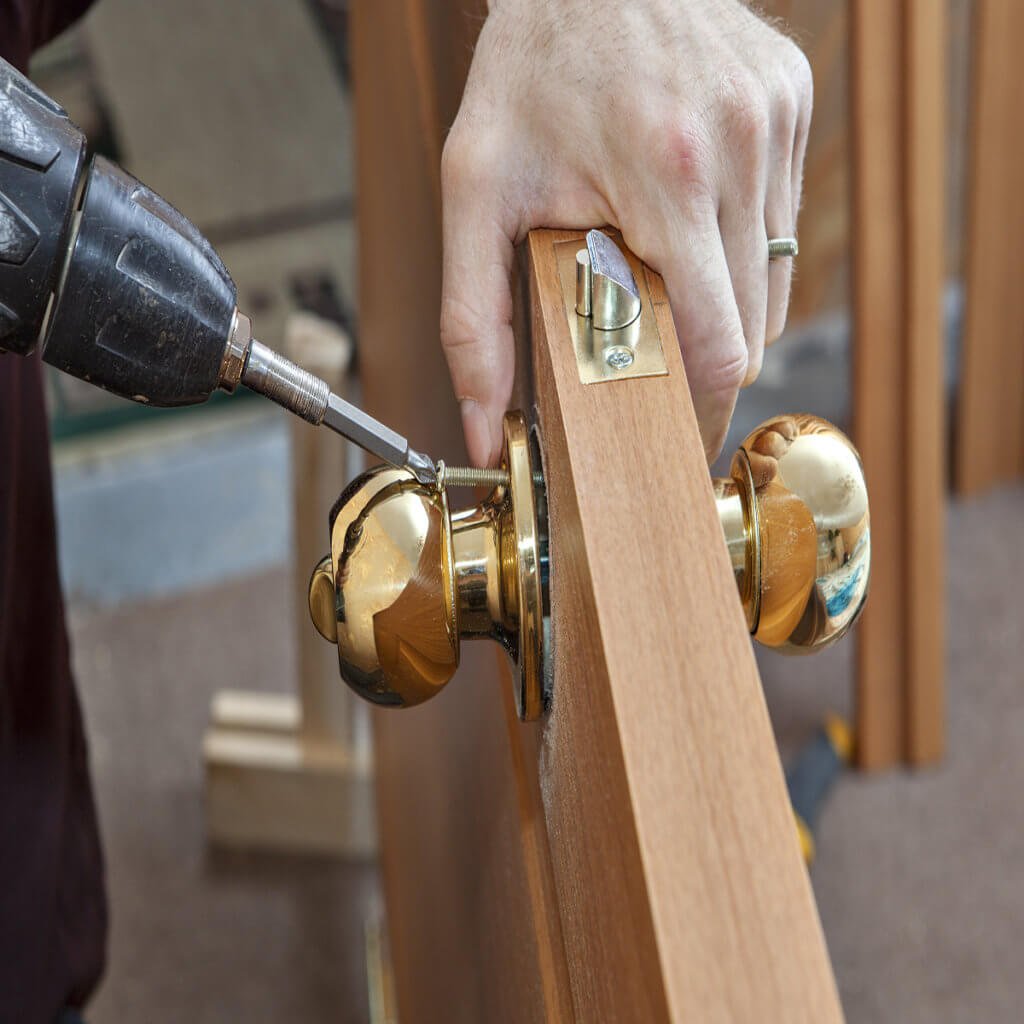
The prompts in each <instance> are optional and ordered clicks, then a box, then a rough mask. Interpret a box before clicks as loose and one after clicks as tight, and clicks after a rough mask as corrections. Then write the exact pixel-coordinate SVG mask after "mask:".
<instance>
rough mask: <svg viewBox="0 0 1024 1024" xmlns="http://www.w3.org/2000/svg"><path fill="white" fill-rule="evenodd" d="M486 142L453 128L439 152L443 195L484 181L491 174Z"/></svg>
mask: <svg viewBox="0 0 1024 1024" xmlns="http://www.w3.org/2000/svg"><path fill="white" fill-rule="evenodd" d="M488 152H489V148H488V146H487V144H486V141H485V140H484V139H483V138H480V137H478V136H475V135H472V136H471V135H469V134H468V133H466V132H465V131H464V130H460V129H457V128H453V129H452V132H451V134H450V135H449V136H448V139H447V141H446V142H445V145H444V149H443V150H442V152H441V187H442V190H443V191H444V193H445V194H448V193H450V192H457V191H459V190H461V189H465V188H473V187H474V186H475V185H477V184H479V183H481V182H484V181H486V180H487V179H488V178H489V177H490V174H491V171H490V163H489V157H488Z"/></svg>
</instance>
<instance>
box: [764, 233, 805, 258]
mask: <svg viewBox="0 0 1024 1024" xmlns="http://www.w3.org/2000/svg"><path fill="white" fill-rule="evenodd" d="M799 251H800V246H799V245H797V243H796V239H795V238H769V239H768V259H770V260H783V259H792V258H793V257H794V256H795V255H796V254H797V253H798V252H799Z"/></svg>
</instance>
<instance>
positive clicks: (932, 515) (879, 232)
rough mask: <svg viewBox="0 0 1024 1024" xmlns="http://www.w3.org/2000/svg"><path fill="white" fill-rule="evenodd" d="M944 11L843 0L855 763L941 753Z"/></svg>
mask: <svg viewBox="0 0 1024 1024" xmlns="http://www.w3.org/2000/svg"><path fill="white" fill-rule="evenodd" d="M945 25H946V14H945V5H944V4H942V3H938V4H937V3H933V2H932V0H898V2H892V0H852V2H851V4H850V34H851V39H850V42H851V45H850V96H851V112H850V114H851V116H850V125H851V134H852V151H853V174H852V217H851V225H852V227H851V248H852V262H853V292H852V296H851V307H852V311H853V335H852V347H853V353H852V354H853V389H852V398H853V421H854V422H853V439H854V441H855V443H856V444H857V447H858V448H859V450H860V453H861V458H862V459H863V462H864V468H865V472H866V474H867V480H868V488H869V491H870V494H871V546H872V573H871V575H872V578H871V599H870V601H869V603H868V607H867V609H866V611H865V613H864V618H863V621H862V622H861V623H860V625H859V626H858V629H857V655H858V657H857V672H856V717H857V728H856V735H857V760H858V763H859V765H860V766H861V767H862V768H870V769H878V768H886V767H890V766H892V765H895V764H899V763H903V762H905V763H909V764H915V765H921V764H927V763H930V762H933V761H935V760H937V759H938V758H939V757H941V756H942V753H943V751H944V748H945V625H946V624H945V565H946V552H945V503H946V483H945V479H946V450H947V436H946V416H945V385H944V380H943V365H944V358H943V348H944V329H943V315H942V314H943V304H942V295H943V286H944V278H945V266H944V253H945V237H944V223H945V175H944V173H943V170H944V167H945V149H946V147H945V110H946V102H945V89H946V82H945V47H946V31H945Z"/></svg>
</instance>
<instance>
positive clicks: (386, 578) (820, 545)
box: [309, 412, 871, 719]
mask: <svg viewBox="0 0 1024 1024" xmlns="http://www.w3.org/2000/svg"><path fill="white" fill-rule="evenodd" d="M504 430H505V451H504V460H503V461H504V472H503V473H499V474H495V475H494V476H495V479H496V481H497V484H498V485H497V486H496V487H495V488H494V490H493V491H492V492H491V494H490V495H489V497H488V498H487V499H486V500H484V501H483V502H482V503H481V504H479V505H477V506H476V507H475V508H471V509H466V510H464V511H461V512H451V511H450V509H449V507H448V493H447V489H446V486H445V483H444V480H443V476H442V479H441V481H440V483H439V485H438V486H436V487H434V486H430V485H424V484H422V483H420V482H419V481H417V480H416V479H415V478H414V477H413V476H412V474H411V473H409V472H408V471H406V470H401V469H394V468H392V467H390V466H380V467H378V468H376V469H372V470H370V471H369V472H368V473H364V474H363V475H362V476H360V477H358V478H357V479H356V480H354V481H353V482H352V483H351V484H350V485H349V487H347V488H346V489H345V491H344V492H343V493H342V495H341V497H340V498H339V499H338V502H337V504H336V505H335V507H334V510H333V512H332V516H331V553H330V554H329V555H327V556H326V557H325V558H324V559H323V560H322V561H321V562H320V564H319V565H317V567H316V568H315V569H314V571H313V576H312V579H311V580H310V585H309V608H310V614H311V616H312V618H313V621H314V623H315V624H316V627H317V629H318V630H319V631H320V633H321V634H322V635H323V636H324V637H325V638H326V639H328V640H330V641H332V642H334V643H336V644H337V645H338V661H339V666H340V670H341V675H342V678H343V679H344V680H345V681H346V682H347V683H348V684H349V685H350V686H351V687H352V688H353V689H354V690H356V692H357V693H359V694H361V695H362V696H363V697H366V698H367V699H368V700H371V701H373V702H375V703H377V704H383V705H390V706H395V707H408V706H411V705H413V704H419V703H421V702H423V701H425V700H427V699H428V698H429V697H432V696H434V694H436V693H438V692H439V691H440V690H441V689H442V688H443V687H444V686H445V684H446V683H447V682H448V680H449V679H451V677H452V676H453V675H454V674H455V670H456V669H457V668H458V665H459V654H460V645H461V641H462V640H463V639H469V638H474V637H487V638H490V639H492V640H496V641H497V642H498V643H499V644H501V645H502V646H503V647H504V648H505V649H506V651H508V653H509V655H510V656H511V658H512V660H513V662H514V663H515V665H516V679H517V683H516V703H517V707H518V711H519V715H520V717H521V718H524V719H531V718H536V717H537V716H538V715H539V714H540V713H541V711H542V710H543V708H544V706H545V703H546V700H547V696H548V692H549V684H548V680H549V679H550V667H549V664H548V661H549V658H550V643H549V641H548V636H549V629H550V625H549V616H548V609H547V596H548V588H547V575H548V544H547V515H546V505H545V497H544V487H543V480H542V476H541V471H540V458H539V452H538V450H537V447H536V439H535V436H534V435H531V433H530V432H529V431H528V430H527V427H526V423H525V421H524V419H523V416H522V414H521V413H518V412H514V413H508V414H507V415H506V417H505V421H504ZM464 482H470V480H469V477H468V476H467V477H466V478H465V480H464ZM713 484H714V492H715V499H716V502H717V505H718V513H719V518H720V520H721V523H722V529H723V532H724V534H725V540H726V546H727V548H728V551H729V555H730V558H731V560H732V565H733V571H734V574H735V577H736V583H737V587H738V589H739V593H740V598H741V600H742V603H743V608H744V611H745V613H746V617H747V624H748V626H749V628H750V632H751V634H752V635H753V636H754V637H755V638H756V639H757V640H759V641H760V642H761V643H764V644H767V645H768V646H770V647H778V648H782V649H784V650H793V651H811V650H817V649H820V648H822V647H824V646H826V645H827V644H829V643H831V642H832V641H834V640H836V639H838V638H839V637H840V636H842V635H843V634H844V633H845V632H846V630H847V629H848V628H849V627H850V625H851V624H852V623H853V621H854V619H856V617H857V615H858V614H859V612H860V609H861V607H862V605H863V603H864V597H865V595H866V593H867V583H868V573H869V569H870V558H871V552H870V534H869V530H868V503H867V490H866V487H865V484H864V474H863V471H862V470H861V466H860V460H859V458H858V456H857V453H856V451H855V450H854V448H853V446H852V445H851V444H850V442H849V441H848V440H847V439H846V437H845V436H844V435H843V434H842V433H841V432H840V431H839V430H837V429H836V428H835V427H833V426H832V425H831V424H829V423H826V422H825V421H824V420H820V419H817V418H816V417H813V416H781V417H778V418H777V419H774V420H770V421H769V422H767V423H765V424H762V425H761V426H760V427H759V428H758V429H757V430H755V431H754V432H753V433H752V434H751V435H750V436H749V437H748V438H747V439H746V440H745V441H744V442H743V445H742V446H741V447H740V449H739V451H737V453H736V455H735V457H734V458H733V461H732V466H731V472H730V477H729V478H728V479H725V480H715V481H713ZM653 485H656V482H655V484H652V486H653ZM638 496H639V495H638Z"/></svg>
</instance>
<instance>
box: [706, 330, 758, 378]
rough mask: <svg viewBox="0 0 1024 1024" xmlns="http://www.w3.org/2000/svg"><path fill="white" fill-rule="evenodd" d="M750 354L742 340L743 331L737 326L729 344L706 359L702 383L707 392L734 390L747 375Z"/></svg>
mask: <svg viewBox="0 0 1024 1024" xmlns="http://www.w3.org/2000/svg"><path fill="white" fill-rule="evenodd" d="M749 361H750V354H749V352H748V351H747V346H746V343H745V342H744V340H743V332H742V331H741V330H740V329H739V328H737V329H736V332H735V335H734V336H733V338H732V339H731V341H730V342H729V344H727V345H724V346H722V348H721V349H720V350H719V351H717V352H716V353H715V355H714V356H713V357H712V358H711V359H709V360H708V364H707V366H706V368H705V371H704V374H703V377H704V380H703V384H704V386H705V388H706V389H707V390H708V391H709V392H716V391H726V390H729V391H731V390H734V389H736V388H738V387H740V385H741V384H742V383H743V381H744V378H745V377H746V375H747V365H748V363H749Z"/></svg>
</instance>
